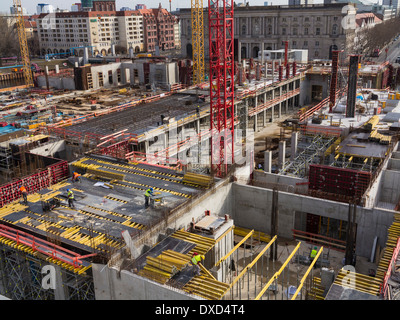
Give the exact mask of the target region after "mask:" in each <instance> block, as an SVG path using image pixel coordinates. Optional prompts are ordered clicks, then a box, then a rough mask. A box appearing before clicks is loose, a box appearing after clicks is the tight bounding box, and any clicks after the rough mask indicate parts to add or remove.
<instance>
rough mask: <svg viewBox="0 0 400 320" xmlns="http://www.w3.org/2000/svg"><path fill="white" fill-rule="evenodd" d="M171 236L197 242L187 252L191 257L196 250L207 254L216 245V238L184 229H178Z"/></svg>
mask: <svg viewBox="0 0 400 320" xmlns="http://www.w3.org/2000/svg"><path fill="white" fill-rule="evenodd" d="M171 237H173V238H176V239H181V240H184V241H187V242H192V243H194V244H196V246H195V247H194V248H193V249H192V250H190V251H189V253H188V254H187V255H188V257H189V258H192V255H193V253H194V252H197V253H198V254H201V255H205V254H206V253H207V252H208V251H210V250H211V248H213V247H214V245H215V242H216V241H215V239H211V238H207V237H204V236H201V235H198V234H194V233H190V232H187V231H184V230H178V231H176V232H175V233H173V234H172V235H171Z"/></svg>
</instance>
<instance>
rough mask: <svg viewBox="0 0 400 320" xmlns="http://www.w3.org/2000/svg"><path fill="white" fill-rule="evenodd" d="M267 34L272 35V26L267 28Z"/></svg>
mask: <svg viewBox="0 0 400 320" xmlns="http://www.w3.org/2000/svg"><path fill="white" fill-rule="evenodd" d="M267 34H272V26H268V27H267Z"/></svg>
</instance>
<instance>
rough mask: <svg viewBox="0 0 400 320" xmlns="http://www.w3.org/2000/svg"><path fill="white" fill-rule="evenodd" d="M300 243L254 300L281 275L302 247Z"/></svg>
mask: <svg viewBox="0 0 400 320" xmlns="http://www.w3.org/2000/svg"><path fill="white" fill-rule="evenodd" d="M300 244H301V242H299V243H298V244H297V246H296V248H294V250H293V251H292V253H291V254H290V255H289V257H288V258H287V259H286V261H285V262H284V263H283V264H282V266H281V267H280V269H279V270H278V271H277V272H275V274H274V275H273V276H272V278H271V279H270V280H269V281H268V283H267V284H266V285H265V286H264V288H263V289H262V290H261V291H260V293H259V294H258V296H257V297H256V298H255V299H254V300H259V299H260V298H261V297H262V295H263V294H264V293H265V291H267V289H268V288H269V286H270V285H271V283H272V282H273V281H274V280H275V279H277V278H278V277H279V275H280V274H281V273H282V271H283V270H284V269H285V268H286V266H287V264H288V263H289V261H290V260H291V259H292V258H293V256H294V254H295V253H296V252H297V250H299V248H300Z"/></svg>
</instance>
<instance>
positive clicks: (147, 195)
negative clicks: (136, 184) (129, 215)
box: [144, 188, 153, 209]
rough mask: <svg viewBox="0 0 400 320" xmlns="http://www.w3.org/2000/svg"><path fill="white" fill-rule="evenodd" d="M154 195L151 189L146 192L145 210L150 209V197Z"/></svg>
mask: <svg viewBox="0 0 400 320" xmlns="http://www.w3.org/2000/svg"><path fill="white" fill-rule="evenodd" d="M152 195H153V188H149V189H147V190H146V192H145V193H144V207H145V209H147V208H148V207H149V200H150V196H152Z"/></svg>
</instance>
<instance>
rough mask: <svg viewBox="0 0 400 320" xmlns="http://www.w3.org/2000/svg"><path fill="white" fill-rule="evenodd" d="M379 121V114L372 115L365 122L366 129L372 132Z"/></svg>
mask: <svg viewBox="0 0 400 320" xmlns="http://www.w3.org/2000/svg"><path fill="white" fill-rule="evenodd" d="M378 123H379V116H372V117H371V118H370V119H369V120H368V121H367V122H365V123H364V129H365V130H367V131H368V132H371V131H372V130H373V129H374V128H375V126H376V125H377V124H378Z"/></svg>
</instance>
